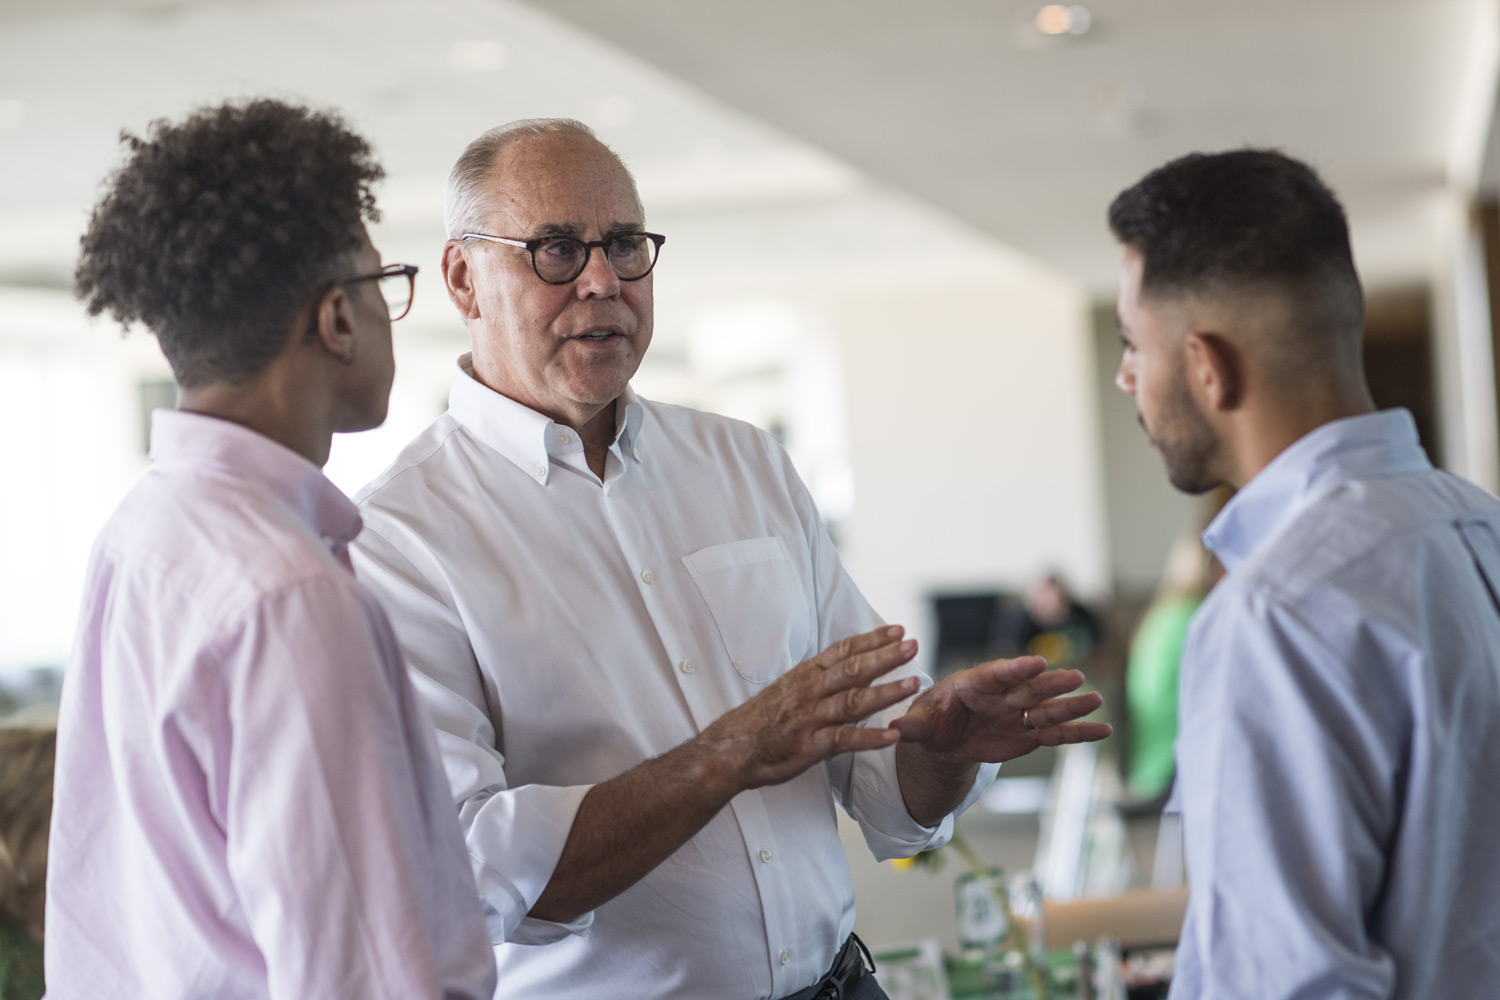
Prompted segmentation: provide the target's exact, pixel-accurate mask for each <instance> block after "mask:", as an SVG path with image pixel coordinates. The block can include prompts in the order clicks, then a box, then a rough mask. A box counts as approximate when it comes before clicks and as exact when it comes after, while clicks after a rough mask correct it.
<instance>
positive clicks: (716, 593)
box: [682, 537, 812, 684]
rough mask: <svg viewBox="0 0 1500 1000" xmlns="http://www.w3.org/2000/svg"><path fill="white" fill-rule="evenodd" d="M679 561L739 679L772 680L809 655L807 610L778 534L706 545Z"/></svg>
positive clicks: (799, 586)
mask: <svg viewBox="0 0 1500 1000" xmlns="http://www.w3.org/2000/svg"><path fill="white" fill-rule="evenodd" d="M682 564H683V565H684V566H686V567H687V571H688V573H690V574H691V575H692V577H693V582H694V583H695V584H696V585H697V587H698V593H699V594H701V595H702V596H703V603H705V604H707V605H708V611H709V614H710V615H712V616H713V620H714V625H715V626H716V627H717V628H718V630H719V637H720V638H721V639H722V640H723V641H724V648H725V650H726V651H727V652H728V653H729V659H730V661H731V662H732V663H733V664H734V669H735V670H737V671H739V674H740V676H741V677H743V678H745V680H747V681H752V682H754V683H757V684H764V683H766V682H768V681H772V680H775V679H776V678H777V677H779V676H781V675H782V674H783V673H785V672H786V671H787V670H788V669H790V668H791V667H792V666H794V665H796V664H797V663H798V662H800V661H801V660H803V659H805V658H806V657H807V656H808V655H810V652H811V651H810V650H808V648H807V644H808V641H809V636H811V634H812V626H811V621H810V619H811V617H812V611H811V608H809V606H808V603H807V595H806V593H805V592H804V591H803V588H802V581H801V580H800V579H799V578H798V576H797V570H796V567H795V566H794V565H793V564H792V558H791V556H790V555H788V554H787V550H786V546H785V545H784V544H783V543H782V541H781V539H779V538H774V537H773V538H751V539H747V540H745V541H740V542H725V543H724V544H722V545H710V546H709V547H708V548H706V549H699V550H698V551H697V552H694V553H692V554H691V555H686V556H683V557H682Z"/></svg>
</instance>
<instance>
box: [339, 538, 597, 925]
mask: <svg viewBox="0 0 1500 1000" xmlns="http://www.w3.org/2000/svg"><path fill="white" fill-rule="evenodd" d="M365 516H366V525H365V530H364V531H363V532H362V533H361V534H360V537H359V539H358V541H357V543H356V544H355V546H354V547H353V549H352V550H351V551H352V555H353V559H354V563H355V570H356V572H357V574H358V575H359V578H360V580H362V581H363V582H364V583H365V584H366V585H367V586H370V587H372V588H373V589H374V590H375V592H376V593H377V594H378V595H379V596H380V599H381V603H382V604H383V605H384V607H385V609H386V613H387V614H388V615H389V616H390V618H391V621H392V624H393V625H394V626H395V629H396V634H397V635H398V636H399V637H400V640H401V648H402V650H403V652H404V653H405V659H406V665H407V668H408V669H409V671H410V673H411V679H412V683H413V685H414V686H415V687H416V689H417V693H418V695H419V696H420V698H421V700H422V702H423V703H424V705H425V706H426V709H427V712H428V714H429V715H430V716H431V719H432V722H433V725H434V726H436V728H437V742H438V748H439V750H440V752H441V755H442V760H443V767H444V769H445V770H446V772H447V776H448V784H449V787H450V789H451V791H452V794H453V800H454V803H455V805H456V807H457V809H458V815H459V821H460V826H461V827H462V829H463V834H464V840H465V842H466V844H467V846H468V851H469V859H470V864H471V866H472V868H473V873H474V882H475V884H476V886H477V887H478V890H479V896H480V900H481V902H482V903H483V907H484V912H485V920H486V922H487V923H488V925H489V930H490V937H491V940H492V941H493V942H494V943H495V944H500V943H503V942H507V941H508V942H512V943H517V944H547V943H550V942H552V941H557V940H561V939H563V938H565V937H567V936H568V935H570V934H581V933H583V932H585V931H586V930H587V929H588V927H589V926H590V925H591V924H592V922H593V914H592V912H590V913H586V914H583V915H582V916H580V917H578V918H577V919H575V920H573V921H570V922H568V923H554V922H551V921H545V920H538V919H536V918H534V917H530V916H527V914H528V913H529V912H530V910H531V908H532V906H534V905H535V904H536V901H537V899H538V898H539V897H540V896H541V894H542V892H543V890H545V889H546V887H547V883H548V882H549V881H550V880H551V878H552V873H553V871H555V870H556V868H557V862H558V858H559V857H561V855H562V849H563V845H564V844H565V843H566V842H567V839H568V832H569V831H570V830H571V829H572V826H573V820H574V818H575V817H576V815H577V813H578V806H579V804H580V803H581V802H582V801H583V797H584V796H585V795H586V794H587V793H588V791H589V789H590V788H592V787H593V786H592V785H570V786H553V785H536V784H528V785H521V786H517V787H515V788H512V787H511V785H510V783H509V782H508V781H507V779H506V775H505V756H504V754H503V753H502V752H501V751H500V749H499V748H498V744H499V740H498V738H497V736H498V735H499V734H497V733H496V731H495V727H494V723H493V722H492V718H491V714H490V711H489V708H488V697H489V696H488V695H487V692H486V690H485V686H484V683H483V680H482V678H481V674H480V670H479V665H478V663H477V661H476V659H475V656H474V650H473V647H472V646H471V645H470V643H469V639H468V634H467V632H466V630H465V628H464V626H463V622H462V620H461V619H460V618H459V616H458V614H457V612H456V611H455V610H454V609H453V606H452V604H451V603H450V602H448V601H445V600H444V598H443V594H442V592H441V590H440V589H439V588H438V587H437V586H436V585H434V584H433V583H432V582H431V581H432V579H440V575H439V574H437V573H433V574H430V575H429V574H424V573H422V572H421V571H420V570H419V569H418V568H417V566H416V565H415V563H414V559H413V558H408V555H407V553H405V552H403V551H401V550H400V549H398V548H397V547H396V546H395V545H394V544H392V543H391V542H390V541H389V540H388V539H387V538H386V537H385V536H384V535H383V534H382V533H381V532H380V530H379V529H380V526H381V521H380V519H379V515H378V514H377V513H375V512H372V511H370V510H368V509H367V510H366V515H365ZM394 533H395V532H393V534H394ZM411 555H412V557H414V558H415V559H420V558H421V552H420V551H412V552H411Z"/></svg>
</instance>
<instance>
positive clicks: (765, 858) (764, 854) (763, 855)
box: [760, 847, 771, 864]
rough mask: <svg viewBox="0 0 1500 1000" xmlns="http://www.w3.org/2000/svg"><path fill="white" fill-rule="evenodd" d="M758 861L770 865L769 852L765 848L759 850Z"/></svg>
mask: <svg viewBox="0 0 1500 1000" xmlns="http://www.w3.org/2000/svg"><path fill="white" fill-rule="evenodd" d="M760 859H761V860H762V861H764V862H765V863H766V864H770V863H771V852H770V851H769V850H767V849H766V848H764V847H762V848H761V849H760Z"/></svg>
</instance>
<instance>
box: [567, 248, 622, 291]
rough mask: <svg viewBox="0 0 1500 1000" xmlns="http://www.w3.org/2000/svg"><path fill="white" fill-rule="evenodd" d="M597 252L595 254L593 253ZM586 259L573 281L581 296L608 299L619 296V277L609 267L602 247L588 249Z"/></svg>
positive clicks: (607, 257)
mask: <svg viewBox="0 0 1500 1000" xmlns="http://www.w3.org/2000/svg"><path fill="white" fill-rule="evenodd" d="M595 250H597V251H599V252H598V253H597V254H595V253H594V251H595ZM587 252H588V257H587V259H585V260H584V262H583V271H582V272H581V273H580V274H579V275H578V277H577V278H575V279H574V280H575V281H576V282H577V283H578V294H579V295H581V296H598V297H600V298H609V297H611V296H613V295H617V294H619V291H620V276H619V275H618V274H616V273H615V269H614V268H613V267H610V265H609V255H608V254H607V253H605V252H604V248H603V247H589V248H588V251H587Z"/></svg>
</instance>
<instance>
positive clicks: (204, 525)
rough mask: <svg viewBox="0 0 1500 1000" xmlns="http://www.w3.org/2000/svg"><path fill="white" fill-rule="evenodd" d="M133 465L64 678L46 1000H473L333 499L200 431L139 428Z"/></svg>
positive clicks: (252, 439)
mask: <svg viewBox="0 0 1500 1000" xmlns="http://www.w3.org/2000/svg"><path fill="white" fill-rule="evenodd" d="M151 453H152V458H153V459H154V460H155V465H154V467H153V468H152V470H151V471H150V472H149V473H148V474H147V475H146V477H145V478H144V479H143V480H142V481H141V483H140V484H139V485H138V486H137V487H136V488H135V489H134V490H133V491H132V492H131V493H130V495H129V496H128V497H126V499H125V501H124V503H123V504H121V506H120V508H119V510H118V511H117V512H116V513H115V515H114V517H113V518H112V519H111V520H110V522H109V524H108V525H106V527H105V528H104V531H103V532H102V533H101V535H100V536H99V539H98V542H97V543H96V545H95V548H94V555H93V560H92V563H91V565H90V568H89V575H88V581H87V584H86V589H85V594H84V602H83V613H82V620H81V624H80V627H79V634H78V638H77V642H76V646H75V649H74V652H73V656H72V660H71V662H70V663H69V665H68V670H67V673H66V676H65V679H64V684H63V702H62V708H61V716H60V722H59V739H58V761H57V777H56V793H55V804H54V807H53V816H52V839H51V849H50V862H49V866H48V878H47V930H46V971H47V986H48V995H49V996H50V997H52V998H54V1000H72V998H80V1000H81V998H87V1000H97V998H99V997H139V998H147V997H149V998H152V1000H173V998H179V997H180V998H187V997H193V998H208V997H212V998H215V1000H237V998H246V1000H248V998H263V997H277V998H280V997H286V998H292V997H296V998H313V997H316V998H318V1000H334V998H342V997H347V998H350V1000H353V998H360V1000H373V998H384V997H390V998H401V1000H411V998H417V997H443V998H459V997H467V998H488V997H490V995H491V993H492V992H493V989H494V983H495V972H494V958H493V953H492V952H491V949H490V945H489V937H488V934H487V933H486V930H485V926H484V921H483V918H482V917H481V913H480V907H479V901H478V897H477V895H476V892H475V887H474V882H473V877H472V875H471V874H470V870H469V862H468V858H467V854H466V851H465V848H464V844H463V839H462V836H461V834H460V832H459V825H458V817H457V813H456V812H455V806H454V803H453V801H452V799H451V797H450V795H449V791H448V785H447V782H446V780H445V778H444V776H443V772H442V768H441V765H440V763H439V758H438V755H437V748H436V744H435V741H434V735H433V728H432V725H431V723H430V722H429V721H428V718H427V716H426V714H425V712H424V710H423V709H422V708H421V707H420V705H419V703H418V701H417V700H416V698H415V696H414V694H413V692H412V688H411V684H410V682H409V681H408V679H407V676H406V671H405V669H404V667H403V665H402V661H401V655H400V653H399V651H398V649H397V645H396V641H395V637H394V635H393V634H392V631H391V626H390V624H389V622H388V621H387V619H386V616H385V614H384V613H383V612H382V611H381V609H380V607H379V605H378V604H377V603H376V601H375V599H374V598H373V597H372V596H371V595H370V594H369V593H368V592H367V591H366V590H365V589H364V588H363V587H362V586H361V585H360V584H358V583H357V582H356V581H355V579H354V577H353V576H352V575H351V573H350V572H349V570H348V544H349V542H350V541H351V540H352V539H353V538H354V536H355V535H356V534H357V533H358V532H359V530H360V517H359V514H358V512H357V511H356V509H355V507H354V505H353V504H352V503H350V501H349V500H348V498H347V497H345V496H344V495H343V494H342V493H340V492H339V491H338V489H337V488H336V487H334V486H333V484H332V483H330V482H329V481H328V480H327V479H326V478H324V476H323V475H322V473H321V472H320V471H319V470H318V469H317V468H316V467H315V466H314V465H313V464H312V463H310V462H308V461H307V460H306V459H304V458H302V457H301V456H299V455H297V454H295V453H294V452H292V451H290V450H288V449H286V448H284V447H282V446H281V445H278V444H276V443H275V442H273V441H271V440H270V439H268V438H265V437H262V436H261V435H258V434H256V433H254V432H252V431H249V430H247V429H245V428H243V427H240V426H238V425H236V424H232V423H228V422H225V421H220V420H216V419H213V418H210V417H204V416H199V415H194V414H189V413H184V412H172V411H161V412H158V413H156V414H155V418H154V421H153V424H152V435H151Z"/></svg>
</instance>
